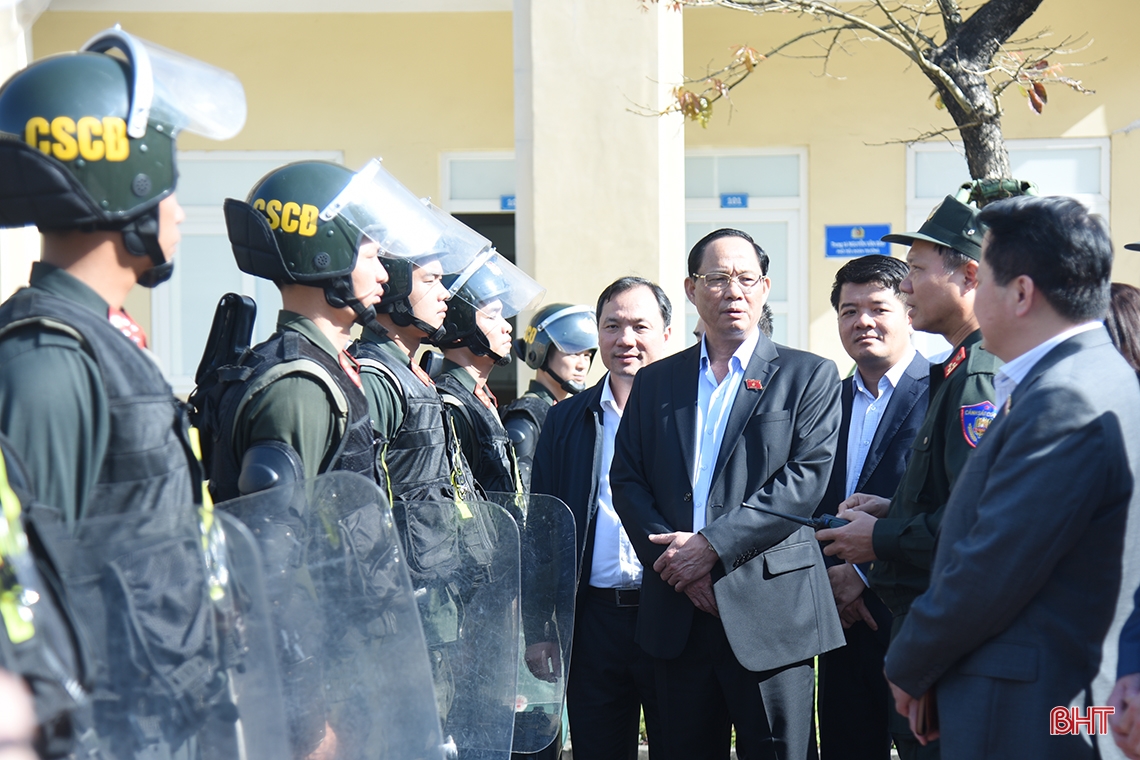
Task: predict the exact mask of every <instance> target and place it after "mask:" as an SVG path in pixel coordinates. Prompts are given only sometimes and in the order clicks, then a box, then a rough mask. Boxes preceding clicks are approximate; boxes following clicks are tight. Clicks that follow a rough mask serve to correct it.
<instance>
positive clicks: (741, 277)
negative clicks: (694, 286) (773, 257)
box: [692, 272, 764, 295]
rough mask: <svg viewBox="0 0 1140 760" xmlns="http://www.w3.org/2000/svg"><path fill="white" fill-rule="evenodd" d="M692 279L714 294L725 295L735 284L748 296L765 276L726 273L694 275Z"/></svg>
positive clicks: (748, 273) (746, 273) (749, 273)
mask: <svg viewBox="0 0 1140 760" xmlns="http://www.w3.org/2000/svg"><path fill="white" fill-rule="evenodd" d="M692 278H693V279H694V280H700V281H702V282H703V283H704V284H705V287H706V288H708V289H709V290H711V291H713V292H714V293H723V292H724V291H726V290H728V286H729V285H730V284H732V283H734V282H735V283H736V284H737V285H739V286H740V290H741V291H742V292H744V294H745V295H747V294H749V293H751V292H752V289H753V288H755V287H756V286H757V285H759V284H760V281H761V280H763V279H764V276H763V275H760V276H757V275H755V274H753V273H752V272H742V273H741V274H736V275H732V274H726V273H724V272H708V273H707V274H694V275H692Z"/></svg>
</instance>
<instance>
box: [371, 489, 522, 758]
mask: <svg viewBox="0 0 1140 760" xmlns="http://www.w3.org/2000/svg"><path fill="white" fill-rule="evenodd" d="M393 512H394V513H395V515H396V522H397V525H398V526H399V530H400V535H401V538H402V539H403V541H404V548H405V552H406V556H407V557H408V565H409V569H410V571H411V577H412V583H413V585H414V586H415V593H416V601H417V604H418V606H419V611H420V617H421V619H422V620H423V624H424V632H425V635H426V637H427V644H428V650H429V654H430V656H431V659H432V671H433V678H434V682H435V688H436V698H437V702H438V707H439V715H440V720H441V723H442V724H443V733H444V737H445V741H447V742H448V743H449V746H450V745H454V750H455V751H457V753H458V757H459V759H460V760H507V758H508V757H509V756H510V752H511V741H512V737H513V733H514V728H513V726H514V705H515V686H516V678H517V665H516V663H517V659H518V653H517V650H518V644H517V642H518V625H519V623H518V621H519V611H518V601H519V533H518V528H517V527H516V525H515V521H514V519H513V518H512V517H511V515H510V514H508V512H507V511H506V510H504V509H502V508H500V507H498V506H496V505H494V504H491V503H489V502H485V501H473V500H468V501H462V502H453V501H451V500H450V499H446V498H444V499H441V500H440V501H429V502H405V501H398V502H396V504H395V505H393Z"/></svg>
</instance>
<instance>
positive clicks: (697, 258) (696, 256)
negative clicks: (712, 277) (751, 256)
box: [689, 227, 768, 277]
mask: <svg viewBox="0 0 1140 760" xmlns="http://www.w3.org/2000/svg"><path fill="white" fill-rule="evenodd" d="M725 237H738V238H743V239H744V240H747V241H748V242H749V243H751V244H752V247H753V248H755V249H756V258H757V259H759V260H760V274H762V275H767V274H768V254H766V253H764V249H763V248H761V247H760V246H758V245H757V244H756V241H755V240H753V239H752V236H751V235H749V234H748V233H747V232H742V231H741V230H734V229H730V228H728V227H725V228H723V229H719V230H713V231H712V232H710V233H709V234H707V235H705V236H704V237H703V238H701V239H700V240H698V241H697V244H696V245H694V246H693V249H692V250H691V251H689V276H690V277H692V276H693V275H695V274H697V270H698V269H700V268H701V260H702V259H704V256H705V249H706V248H708V247H709V244H710V243H712V242H713V241H714V240H720V239H721V238H725Z"/></svg>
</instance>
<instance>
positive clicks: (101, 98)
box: [0, 27, 283, 757]
mask: <svg viewBox="0 0 1140 760" xmlns="http://www.w3.org/2000/svg"><path fill="white" fill-rule="evenodd" d="M112 51H113V52H115V55H111V54H110V53H111V52H112ZM244 121H245V96H244V93H243V91H242V88H241V84H240V83H239V82H238V81H237V79H236V78H235V77H234V76H233V75H232V74H229V73H228V72H224V71H221V70H219V69H215V68H213V67H211V66H209V65H207V64H204V63H201V62H199V61H195V60H193V59H190V58H187V57H184V56H180V55H178V54H173V53H171V52H170V51H167V50H165V49H163V48H159V47H157V46H154V45H151V44H149V43H146V42H145V41H143V40H141V39H139V38H137V37H133V36H131V35H129V34H127V33H126V32H124V31H123V30H121V29H119V28H118V27H116V28H114V29H109V30H106V31H105V32H102V33H100V34H98V35H96V36H95V37H94V38H92V39H91V40H90V41H89V42H88V43H87V44H86V45H85V46H84V48H83V49H82V50H81V51H80V52H78V53H69V54H62V55H57V56H53V57H50V58H46V59H44V60H41V61H37V62H36V63H33V64H31V65H30V66H28V67H27V68H26V69H24V70H22V71H20V72H18V73H16V74H15V75H14V76H13V77H12V78H10V79H9V80H8V81H7V82H6V83H5V84H4V85H3V86H2V87H0V132H2V133H4V134H3V135H0V138H3V139H0V226H3V227H19V226H23V225H28V224H34V225H36V226H37V227H38V228H39V229H40V231H41V232H42V234H43V253H42V256H41V260H40V261H39V262H37V263H36V264H34V265H33V267H32V272H31V278H30V286H29V287H27V288H24V289H21V290H20V291H18V292H17V293H15V294H14V295H13V296H12V297H11V298H9V299H8V300H7V301H6V302H5V303H4V304H3V305H2V306H0V431H2V432H3V433H4V434H5V435H7V436H8V437H9V438H10V439H11V441H12V445H13V447H14V448H15V449H16V450H17V452H18V453H19V454H20V455H21V456H22V458H23V459H24V463H25V464H26V465H27V473H28V486H29V488H30V490H32V491H34V492H35V493H36V495H37V496H38V497H39V499H40V500H41V501H42V502H44V503H45V504H46V505H48V506H49V507H51V508H53V509H55V510H57V511H58V513H59V515H60V521H59V524H56V523H53V522H52V521H50V520H45V522H44V523H43V525H42V526H40V525H39V524H38V523H37V530H40V529H41V528H42V533H43V535H50V543H52V545H53V546H54V547H56V549H58V547H59V546H61V545H62V544H63V543H64V542H69V541H71V543H68V544H67V551H66V552H60V551H57V550H56V549H53V550H52V556H53V561H54V562H55V566H56V567H58V568H59V570H60V573H61V575H63V576H64V579H63V585H64V586H65V587H67V588H68V591H69V593H70V591H72V590H74V591H75V593H73V594H70V598H71V600H72V602H73V603H74V604H75V606H76V609H77V610H79V611H78V612H77V618H78V619H79V620H80V624H81V625H82V626H83V627H84V629H85V630H86V634H87V636H86V641H87V643H88V644H89V645H90V646H91V650H92V651H91V655H92V656H91V659H90V661H89V662H88V663H86V664H89V665H90V666H91V669H92V674H93V675H92V677H93V680H94V683H95V689H94V693H93V695H92V703H93V704H92V707H93V712H94V719H93V720H94V723H95V727H96V730H97V732H98V737H97V740H98V742H99V746H98V747H95V746H94V745H93V744H90V743H89V744H88V745H87V746H85V747H84V748H82V751H83V752H85V753H91V752H101V753H103V754H110V755H111V756H115V757H119V756H124V757H125V756H133V755H149V756H155V757H163V756H166V757H184V756H190V755H192V754H194V753H195V752H197V749H196V746H195V744H196V742H197V740H198V739H197V738H196V737H201V738H202V739H203V740H205V737H204V735H202V734H201V732H202V730H203V728H204V727H205V726H208V725H210V724H211V722H216V721H218V720H219V719H220V720H222V721H223V722H225V723H227V724H228V726H229V728H228V729H227V730H229V731H230V732H231V735H232V726H233V722H234V720H235V716H236V712H235V710H234V707H235V706H234V705H233V703H232V702H231V698H232V696H233V694H232V693H231V692H230V691H229V686H228V683H231V682H228V680H227V673H224V672H223V671H224V670H225V669H226V668H227V665H226V663H225V659H226V657H225V655H223V653H222V650H226V649H227V647H230V645H231V644H234V643H235V642H234V640H233V639H230V638H227V636H226V634H224V633H223V632H222V631H221V629H220V627H218V626H217V621H218V620H220V619H221V618H223V617H224V616H225V615H226V614H227V613H228V612H232V611H233V609H234V608H233V606H232V603H233V601H234V599H233V596H232V595H231V594H230V588H229V587H228V586H227V585H226V583H225V581H221V580H219V581H217V582H216V583H213V584H211V582H210V581H209V579H208V578H207V577H206V573H207V570H208V566H211V565H210V563H213V562H214V561H218V562H222V563H224V562H225V559H224V550H223V551H222V552H221V553H216V554H213V553H211V552H212V548H214V547H216V546H218V544H217V542H216V539H217V538H218V536H219V533H218V531H219V530H220V528H218V525H219V523H217V522H216V521H213V520H211V519H209V517H208V506H207V507H206V508H205V510H204V511H203V518H202V520H201V522H200V521H199V513H198V507H199V506H200V505H202V503H203V489H202V480H201V466H200V464H199V462H198V460H197V457H196V456H195V455H194V454H193V450H194V444H193V441H192V439H191V436H190V433H189V425H188V421H187V415H186V411H185V405H184V404H182V403H180V402H179V401H178V400H177V399H176V398H175V397H174V394H173V392H172V390H171V388H170V386H169V384H168V383H167V382H166V380H165V378H164V377H163V375H162V373H161V371H160V370H159V368H158V365H157V363H156V362H155V361H153V359H151V357H149V356H148V355H147V354H146V352H145V351H143V350H141V349H140V346H139V345H138V344H137V343H136V342H135V341H134V340H132V337H129V336H128V335H126V334H125V333H124V331H121V330H120V328H119V327H117V326H115V325H114V324H113V323H112V319H118V320H119V321H126V322H127V324H128V325H129V324H130V321H129V318H126V317H125V314H124V312H123V311H122V305H123V301H124V299H125V298H126V295H127V293H128V291H129V290H130V289H131V288H132V287H133V286H134V285H135V284H139V285H142V286H144V287H148V288H152V287H155V286H157V285H159V284H160V283H162V282H164V281H166V280H167V279H169V277H170V276H171V273H172V271H173V256H174V254H175V251H176V249H177V246H178V242H179V239H180V235H179V231H178V225H179V224H180V223H181V222H182V220H183V219H184V218H185V215H184V213H183V211H182V209H181V207H180V206H179V205H178V201H177V200H176V198H175V195H174V190H175V182H176V179H177V176H178V175H177V169H176V165H175V163H176V162H175V157H176V146H175V141H176V136H177V135H178V134H179V133H180V132H181V131H182V130H184V129H185V130H187V131H192V132H196V133H199V134H202V135H204V136H207V137H211V138H214V139H226V138H228V137H232V136H233V135H234V134H236V133H237V132H238V131H239V130H240V129H241V126H242V124H243V123H244ZM132 332H133V331H132ZM133 337H137V335H134V336H133ZM63 524H66V526H68V527H69V528H70V529H71V531H67V530H60V529H59V528H60V526H61V525H63ZM72 531H73V532H74V541H72V538H73V536H72V535H71V532H72ZM126 543H131V544H132V546H131V548H130V549H127V548H125V544H126ZM207 547H211V548H207ZM158 557H161V558H162V562H161V563H158V564H155V563H156V562H157V558H158ZM112 563H115V566H116V570H115V572H114V573H112V572H110V571H109V569H110V566H111V564H112ZM159 565H161V571H156V568H158V567H159ZM214 567H215V569H216V567H217V566H214ZM142 576H145V577H146V583H145V584H137V583H132V581H131V580H130V579H132V578H136V579H137V578H139V577H142ZM101 577H102V578H104V579H105V580H106V579H113V578H117V579H118V582H117V583H110V582H100V580H99V579H100V578H101ZM92 578H94V579H95V580H90V579H92ZM84 582H86V585H83V584H84ZM163 605H165V606H163ZM160 607H161V611H159V609H158V608H160ZM80 608H82V609H81V610H80ZM160 618H161V620H160ZM231 630H232V629H231ZM45 631H46V627H45ZM142 642H146V644H145V646H144V645H143V644H142ZM124 648H131V652H130V653H127V652H126V651H124ZM159 651H161V652H162V654H161V655H158V654H157V653H158V652H159ZM236 653H237V649H236V648H229V649H228V650H227V654H235V655H236ZM230 662H231V663H232V662H233V660H231V661H230ZM171 669H177V671H178V677H177V678H175V679H173V680H171V679H167V678H166V677H165V676H166V674H168V673H169V671H170V670H171ZM72 685H74V684H72ZM278 717H280V716H278ZM281 725H283V724H281ZM248 728H252V724H247V729H248ZM87 738H88V739H89V740H90V741H91V742H94V741H96V737H92V736H90V735H88V737H87ZM247 749H248V747H247ZM228 751H235V752H236V751H237V747H236V745H234V744H232V743H231V744H230V745H229V747H228V750H227V751H226V752H224V753H223V754H228ZM254 754H260V751H257V750H254Z"/></svg>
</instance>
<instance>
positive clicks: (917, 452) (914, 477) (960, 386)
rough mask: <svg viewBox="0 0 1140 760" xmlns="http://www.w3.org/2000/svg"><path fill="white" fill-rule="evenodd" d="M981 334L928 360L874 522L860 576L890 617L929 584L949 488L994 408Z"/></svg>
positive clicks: (990, 361) (989, 357) (991, 364)
mask: <svg viewBox="0 0 1140 760" xmlns="http://www.w3.org/2000/svg"><path fill="white" fill-rule="evenodd" d="M981 340H982V333H981V331H980V330H977V331H975V332H973V333H972V334H970V336H969V337H967V338H966V339H965V340H964V341H962V343H961V345H959V346H955V347H954V350H953V351H951V352H950V356H949V357H948V358H947V359H946V361H945V362H943V363H942V364H935V365H932V366H931V368H930V406H929V408H928V409H927V412H926V417H925V418H923V421H922V427H921V428H919V430H918V434H917V435H916V436H915V438H914V444H913V445H912V451H911V457H910V461H909V462H908V464H907V467H906V472H904V473H903V476H902V480H901V481H900V482H899V486H898V489H897V490H896V491H895V495H894V497H893V498H892V499H891V508H890V511H889V512H888V513H887V516H886V517H885V518H883V519H881V520H878V521H876V522H875V532H874V534H873V535H872V543H873V546H874V550H875V557H876V559H875V561H874V563H873V564H872V566H871V571H870V573H869V574H868V580H869V581H870V583H871V588H872V589H874V591H875V593H876V594H878V595H879V597H880V598H881V599H882V600H883V602H885V603H886V605H887V606H888V607H890V609H891V613H892V614H893V615H894V616H895V617H896V619H897V618H898V617H899V616H900V615H905V614H906V613H907V611H908V610H909V609H910V604H911V602H913V601H914V600H915V598H917V597H918V595H919V594H921V593H923V592H924V591H926V588H927V586H929V585H930V567H931V565H932V564H933V562H934V539H935V536H936V535H937V533H938V526H939V524H940V523H941V522H942V512H943V510H944V509H945V508H946V502H947V501H949V499H950V489H951V488H952V487H953V486H954V479H955V478H956V477H957V476H958V473H959V472H961V470H962V466H963V465H964V464H965V463H966V457H967V456H969V455H970V452H972V451H973V450H974V447H975V446H977V439H978V438H980V436H981V434H982V433H984V431H985V427H986V426H987V425H988V422H989V421H990V420H992V419H993V417H994V416H995V415H996V413H997V409H996V408H993V401H994V373H996V372H997V371H998V369H999V368H1000V367H1001V365H1002V361H1001V359H998V358H997V357H996V356H994V355H993V354H991V353H989V352H988V351H986V350H985V349H984V348H982V347H981V345H980V343H981ZM983 419H984V420H985V421H984V422H983V421H982V420H983Z"/></svg>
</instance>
